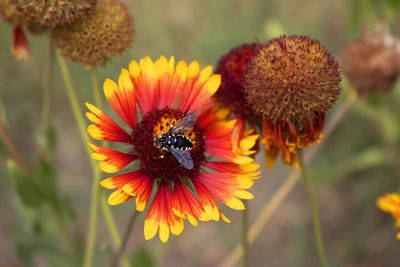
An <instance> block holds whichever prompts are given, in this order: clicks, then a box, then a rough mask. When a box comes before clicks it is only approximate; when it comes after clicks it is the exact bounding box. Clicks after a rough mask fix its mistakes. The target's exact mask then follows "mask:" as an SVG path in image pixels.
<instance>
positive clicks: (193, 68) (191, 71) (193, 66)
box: [188, 60, 200, 78]
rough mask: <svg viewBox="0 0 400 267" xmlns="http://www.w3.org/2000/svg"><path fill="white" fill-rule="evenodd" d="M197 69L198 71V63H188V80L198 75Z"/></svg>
mask: <svg viewBox="0 0 400 267" xmlns="http://www.w3.org/2000/svg"><path fill="white" fill-rule="evenodd" d="M199 69H200V66H199V62H197V61H196V60H195V61H193V62H192V63H190V65H189V67H188V77H189V78H192V77H196V76H197V75H198V74H199Z"/></svg>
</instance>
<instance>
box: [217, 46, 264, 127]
mask: <svg viewBox="0 0 400 267" xmlns="http://www.w3.org/2000/svg"><path fill="white" fill-rule="evenodd" d="M260 48H261V44H260V43H252V44H242V45H240V46H237V47H235V48H233V49H232V50H231V51H229V52H228V53H227V54H225V55H224V56H223V57H221V59H220V60H219V61H218V64H217V69H216V70H215V73H217V74H221V86H220V88H219V89H218V91H217V93H216V94H215V97H216V98H217V99H218V101H220V102H221V103H222V104H223V105H224V106H225V107H227V108H229V109H231V110H232V112H233V113H235V114H236V115H239V116H244V117H245V118H246V119H248V120H252V121H255V120H257V116H256V115H255V114H254V111H253V110H252V108H250V107H249V106H248V105H247V102H246V98H245V95H244V89H243V75H244V74H245V73H246V70H247V66H248V63H249V61H250V60H251V58H252V56H254V55H255V54H256V53H257V52H258V50H259V49H260Z"/></svg>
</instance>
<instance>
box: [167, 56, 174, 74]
mask: <svg viewBox="0 0 400 267" xmlns="http://www.w3.org/2000/svg"><path fill="white" fill-rule="evenodd" d="M174 69H175V57H174V56H172V57H171V58H170V59H169V61H168V72H169V73H170V74H172V73H174Z"/></svg>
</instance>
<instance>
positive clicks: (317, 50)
mask: <svg viewBox="0 0 400 267" xmlns="http://www.w3.org/2000/svg"><path fill="white" fill-rule="evenodd" d="M340 80H341V79H340V75H339V70H338V64H337V63H336V61H335V59H334V58H333V56H332V55H331V54H330V53H329V52H328V50H327V49H326V48H325V47H323V46H322V45H321V44H320V43H319V42H318V41H316V40H313V39H310V38H309V37H305V36H282V37H279V38H276V39H273V40H271V41H269V42H268V43H266V44H265V45H264V46H263V48H261V49H260V51H259V52H258V54H257V55H255V56H254V57H253V59H252V61H251V63H250V65H249V67H248V72H247V74H246V75H245V79H244V81H245V82H244V85H245V93H246V98H247V101H248V104H249V105H250V106H252V107H253V109H254V111H255V112H256V113H258V114H259V115H260V116H262V117H263V118H264V119H266V120H268V121H270V122H271V123H275V122H279V121H287V120H292V121H293V122H296V121H304V120H311V119H313V118H314V117H315V114H316V113H321V112H322V113H325V112H326V111H327V110H328V109H329V108H330V107H332V106H333V105H334V103H335V101H336V98H337V96H338V95H339V93H340V87H339V83H340Z"/></svg>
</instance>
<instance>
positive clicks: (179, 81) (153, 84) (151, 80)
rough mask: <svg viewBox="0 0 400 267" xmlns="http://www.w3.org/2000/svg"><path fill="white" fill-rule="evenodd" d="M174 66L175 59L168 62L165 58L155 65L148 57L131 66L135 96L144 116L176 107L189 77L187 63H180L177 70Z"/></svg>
mask: <svg viewBox="0 0 400 267" xmlns="http://www.w3.org/2000/svg"><path fill="white" fill-rule="evenodd" d="M174 64H175V58H174V57H171V58H170V60H169V61H167V59H166V58H165V57H164V56H161V57H160V58H159V59H158V60H156V62H154V63H153V61H152V60H151V59H150V58H149V57H146V58H144V59H141V60H140V62H139V64H138V63H137V62H136V61H134V60H133V61H132V62H131V63H130V64H129V73H130V76H131V80H132V83H133V86H134V87H135V96H136V99H137V103H138V105H139V108H140V110H141V111H142V113H143V114H146V113H147V112H149V111H151V110H153V109H161V108H164V107H166V106H170V107H172V106H173V105H174V103H175V101H176V100H177V98H178V96H179V94H180V92H181V88H182V87H183V86H184V83H185V82H186V77H187V66H186V63H185V62H184V61H180V62H179V63H178V65H177V66H176V68H175V66H174Z"/></svg>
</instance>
